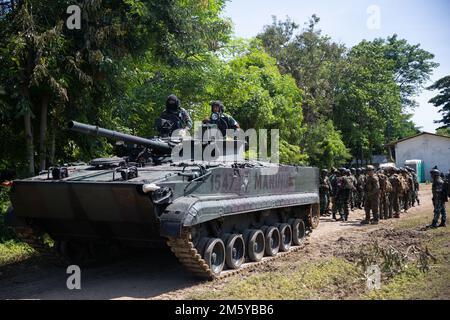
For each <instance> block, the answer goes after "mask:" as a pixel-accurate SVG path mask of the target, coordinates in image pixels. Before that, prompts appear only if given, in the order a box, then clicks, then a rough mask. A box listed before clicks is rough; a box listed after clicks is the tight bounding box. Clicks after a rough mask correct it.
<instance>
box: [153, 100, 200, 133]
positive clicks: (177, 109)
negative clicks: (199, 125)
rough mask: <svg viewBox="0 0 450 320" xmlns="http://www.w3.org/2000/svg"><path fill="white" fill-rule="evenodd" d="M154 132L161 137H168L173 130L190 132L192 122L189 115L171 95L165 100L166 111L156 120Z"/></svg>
mask: <svg viewBox="0 0 450 320" xmlns="http://www.w3.org/2000/svg"><path fill="white" fill-rule="evenodd" d="M155 126H156V130H157V131H158V134H159V135H160V136H161V137H170V136H171V135H172V133H173V132H174V131H175V130H180V129H181V130H186V131H188V130H190V129H191V128H192V120H191V117H190V116H189V113H188V112H187V111H186V110H185V109H183V108H182V107H181V103H180V100H179V99H178V98H177V96H176V95H174V94H171V95H170V96H168V97H167V100H166V109H165V110H164V112H163V113H162V114H161V116H160V117H159V118H158V119H157V120H156V123H155Z"/></svg>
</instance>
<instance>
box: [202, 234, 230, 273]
mask: <svg viewBox="0 0 450 320" xmlns="http://www.w3.org/2000/svg"><path fill="white" fill-rule="evenodd" d="M203 259H205V261H206V264H207V265H208V266H209V268H210V269H211V271H212V273H213V274H214V275H216V276H217V275H219V274H220V273H221V272H222V270H223V267H224V265H225V245H224V243H223V241H222V240H221V239H219V238H211V239H210V240H209V241H208V243H207V244H206V247H205V252H204V254H203Z"/></svg>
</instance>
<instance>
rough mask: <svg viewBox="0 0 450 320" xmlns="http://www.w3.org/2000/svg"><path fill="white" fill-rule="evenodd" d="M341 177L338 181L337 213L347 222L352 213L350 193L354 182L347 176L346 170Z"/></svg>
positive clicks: (342, 170)
mask: <svg viewBox="0 0 450 320" xmlns="http://www.w3.org/2000/svg"><path fill="white" fill-rule="evenodd" d="M340 171H341V176H340V177H339V178H338V179H337V194H336V197H337V211H338V212H339V215H340V216H341V220H343V221H347V220H348V215H349V213H350V193H351V191H352V186H353V183H352V180H351V179H350V177H349V176H347V175H346V174H347V171H346V169H341V170H340Z"/></svg>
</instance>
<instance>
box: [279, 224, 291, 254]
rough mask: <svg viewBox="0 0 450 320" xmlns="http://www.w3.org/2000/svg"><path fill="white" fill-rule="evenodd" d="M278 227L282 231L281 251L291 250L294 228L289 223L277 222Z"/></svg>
mask: <svg viewBox="0 0 450 320" xmlns="http://www.w3.org/2000/svg"><path fill="white" fill-rule="evenodd" d="M277 228H278V230H279V231H280V251H282V252H286V251H289V248H290V247H291V243H292V229H291V226H290V225H288V224H287V223H279V224H277Z"/></svg>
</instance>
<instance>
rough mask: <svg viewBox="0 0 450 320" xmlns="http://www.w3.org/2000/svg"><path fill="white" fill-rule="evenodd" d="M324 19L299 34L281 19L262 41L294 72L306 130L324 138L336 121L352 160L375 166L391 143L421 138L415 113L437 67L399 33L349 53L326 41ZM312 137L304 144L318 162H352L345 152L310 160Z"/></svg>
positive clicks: (319, 152) (267, 29)
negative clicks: (324, 129)
mask: <svg viewBox="0 0 450 320" xmlns="http://www.w3.org/2000/svg"><path fill="white" fill-rule="evenodd" d="M319 21H320V19H319V18H318V17H317V16H315V15H313V16H312V17H311V19H310V21H309V22H308V23H307V24H306V26H305V28H304V29H302V30H300V31H299V32H297V33H296V31H298V29H299V26H298V25H297V24H295V23H294V22H292V21H291V20H289V19H287V20H286V21H277V20H276V18H275V17H274V21H273V23H272V24H271V25H268V26H266V27H265V28H264V30H263V32H262V33H261V34H259V35H258V38H259V39H261V41H262V43H263V45H264V48H265V49H266V50H267V51H268V52H269V53H270V54H271V55H272V56H274V57H276V58H277V60H278V62H279V63H278V64H279V68H280V71H281V72H282V73H283V74H284V73H287V74H292V76H293V77H294V78H295V80H296V82H297V85H298V86H299V87H300V88H302V90H303V91H304V92H305V97H304V104H303V112H304V119H305V122H304V124H303V125H304V127H305V128H308V131H312V132H320V131H321V127H323V123H324V121H329V120H332V121H333V124H334V127H335V128H336V129H337V130H339V132H340V133H341V136H342V137H343V138H344V139H343V140H344V141H345V145H346V147H348V148H349V149H350V151H351V154H352V155H353V157H354V158H356V159H359V160H361V161H368V162H369V161H370V159H371V157H372V155H373V154H382V153H384V151H385V150H384V147H383V146H384V145H385V144H386V143H387V142H390V141H393V140H396V139H398V138H402V137H405V136H408V135H411V134H414V133H416V132H417V128H415V126H414V124H413V123H412V121H411V120H410V118H411V115H410V114H409V111H410V110H411V109H412V108H414V107H415V105H416V102H415V101H414V96H415V95H417V93H418V92H419V91H420V90H421V89H422V86H423V85H424V83H425V82H426V81H427V80H429V76H430V74H431V72H432V70H433V68H435V67H436V66H437V64H436V63H434V62H433V61H432V59H433V58H434V56H433V55H432V54H431V53H429V52H427V51H425V50H423V49H421V48H420V45H410V44H408V43H407V41H406V40H402V39H398V37H397V35H393V36H392V37H388V38H387V39H375V40H373V41H370V42H369V41H365V40H364V41H362V42H360V43H359V44H357V45H356V46H354V47H352V48H345V46H343V45H341V44H337V43H335V42H333V41H332V39H330V38H329V37H328V36H324V35H322V33H321V31H320V30H318V29H317V24H318V23H319ZM311 137H312V136H311V135H305V136H304V142H303V144H302V145H303V146H305V147H306V148H304V150H305V151H306V152H307V153H308V154H309V155H310V157H311V159H312V162H313V163H314V164H321V165H322V164H324V163H328V164H329V163H332V162H342V160H344V159H347V158H348V157H347V155H346V154H347V151H346V150H345V148H338V147H336V149H337V150H339V151H337V150H335V151H336V152H335V153H332V155H331V157H332V159H322V153H323V154H329V153H327V152H326V151H325V150H322V149H321V148H320V147H319V149H318V150H317V151H313V152H317V155H318V157H315V156H314V155H311V154H310V152H311V151H312V150H311V147H310V146H311V144H312V140H311ZM336 139H338V140H340V138H338V137H336ZM337 145H338V144H335V146H337ZM308 146H309V148H308Z"/></svg>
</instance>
